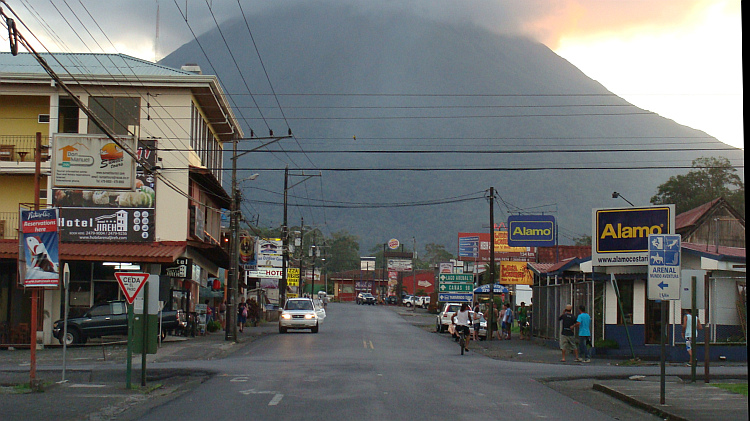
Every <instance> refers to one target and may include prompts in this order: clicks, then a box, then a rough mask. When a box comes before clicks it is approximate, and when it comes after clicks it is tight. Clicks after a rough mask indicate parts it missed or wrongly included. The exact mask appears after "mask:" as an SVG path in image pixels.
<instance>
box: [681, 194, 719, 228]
mask: <svg viewBox="0 0 750 421" xmlns="http://www.w3.org/2000/svg"><path fill="white" fill-rule="evenodd" d="M720 200H721V197H718V198H716V199H714V200H712V201H710V202H708V203H704V204H702V205H700V206H698V207H697V208H693V209H690V210H689V211H685V212H682V213H681V214H679V215H677V216H676V217H675V218H674V224H675V229H676V230H680V229H682V228H685V227H689V226H692V225H695V224H696V223H697V222H698V220H699V219H700V218H701V217H702V216H703V215H705V214H706V212H708V211H709V210H710V209H711V208H712V207H714V205H715V204H716V203H718V202H719V201H720Z"/></svg>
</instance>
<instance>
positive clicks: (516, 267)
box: [500, 262, 534, 285]
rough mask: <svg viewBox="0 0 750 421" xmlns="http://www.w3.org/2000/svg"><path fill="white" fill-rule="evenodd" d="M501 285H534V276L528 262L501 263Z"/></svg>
mask: <svg viewBox="0 0 750 421" xmlns="http://www.w3.org/2000/svg"><path fill="white" fill-rule="evenodd" d="M500 283H501V284H503V285H533V284H534V276H533V275H532V274H531V271H530V270H529V269H528V268H527V267H526V262H500Z"/></svg>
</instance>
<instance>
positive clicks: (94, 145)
mask: <svg viewBox="0 0 750 421" xmlns="http://www.w3.org/2000/svg"><path fill="white" fill-rule="evenodd" d="M117 141H118V142H119V143H120V144H121V145H124V146H125V148H127V149H129V150H130V151H133V152H135V151H136V140H135V137H133V136H118V137H117ZM135 165H136V162H135V160H134V159H133V158H132V157H131V156H130V155H128V154H127V153H126V152H125V151H124V150H123V149H122V148H121V147H120V146H118V145H117V144H116V143H115V142H113V141H112V140H111V139H110V138H109V137H107V136H103V135H85V134H56V135H55V136H54V152H53V153H52V186H53V187H69V188H84V189H86V188H90V189H123V190H130V189H132V188H133V187H134V186H135Z"/></svg>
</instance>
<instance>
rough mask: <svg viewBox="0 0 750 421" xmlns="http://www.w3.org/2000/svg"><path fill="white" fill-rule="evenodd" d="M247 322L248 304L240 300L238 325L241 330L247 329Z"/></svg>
mask: <svg viewBox="0 0 750 421" xmlns="http://www.w3.org/2000/svg"><path fill="white" fill-rule="evenodd" d="M246 322H247V304H246V303H245V302H244V301H240V304H239V305H238V306H237V326H239V328H240V332H243V331H244V329H245V323H246Z"/></svg>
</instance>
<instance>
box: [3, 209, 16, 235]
mask: <svg viewBox="0 0 750 421" xmlns="http://www.w3.org/2000/svg"><path fill="white" fill-rule="evenodd" d="M2 239H18V212H0V240H2Z"/></svg>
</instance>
